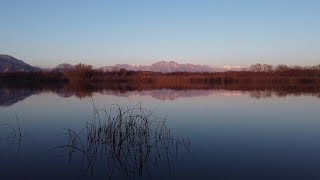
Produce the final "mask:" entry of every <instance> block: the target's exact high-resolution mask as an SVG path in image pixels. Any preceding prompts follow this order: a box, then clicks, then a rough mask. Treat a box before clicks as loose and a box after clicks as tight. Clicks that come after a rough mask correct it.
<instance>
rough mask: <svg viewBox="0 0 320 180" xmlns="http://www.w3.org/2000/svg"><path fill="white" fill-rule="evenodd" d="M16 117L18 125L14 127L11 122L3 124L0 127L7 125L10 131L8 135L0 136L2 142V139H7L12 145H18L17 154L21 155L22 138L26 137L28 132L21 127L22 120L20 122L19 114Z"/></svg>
mask: <svg viewBox="0 0 320 180" xmlns="http://www.w3.org/2000/svg"><path fill="white" fill-rule="evenodd" d="M15 118H16V123H17V126H16V127H12V126H10V125H9V124H1V125H0V127H6V128H8V129H9V133H8V135H6V136H5V137H2V138H0V142H1V141H7V142H8V143H9V144H12V145H17V146H18V147H17V156H18V157H19V155H20V146H21V142H22V139H23V138H24V137H26V135H27V133H26V131H25V130H24V131H22V129H21V127H20V122H19V118H18V116H17V115H15Z"/></svg>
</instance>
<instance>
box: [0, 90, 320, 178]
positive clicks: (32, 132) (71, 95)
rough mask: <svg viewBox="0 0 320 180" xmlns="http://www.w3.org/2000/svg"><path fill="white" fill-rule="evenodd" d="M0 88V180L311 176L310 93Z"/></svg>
mask: <svg viewBox="0 0 320 180" xmlns="http://www.w3.org/2000/svg"><path fill="white" fill-rule="evenodd" d="M0 92H1V94H0V105H1V107H2V108H0V120H1V121H0V152H1V154H0V158H1V163H0V172H1V175H0V176H1V179H21V178H29V179H40V178H41V179H44V178H45V179H48V178H60V179H61V178H62V179H64V178H65V179H81V178H84V179H85V178H90V177H93V178H95V179H107V178H110V179H113V178H114V179H119V178H120V177H121V178H128V179H132V178H133V177H137V176H142V178H145V179H163V178H164V177H166V178H167V177H170V178H172V179H177V178H184V179H194V178H195V177H210V179H214V178H216V179H318V178H320V172H319V167H320V153H319V152H320V141H319V139H320V111H319V110H320V109H319V107H320V106H319V105H320V99H319V94H320V90H319V88H318V87H312V86H310V87H308V86H304V87H241V88H239V87H232V86H230V87H224V88H222V87H215V88H188V89H168V88H165V89H161V88H160V89H159V88H149V89H134V88H130V87H122V88H120V89H119V88H115V89H111V88H107V89H106V88H102V89H98V90H97V89H93V88H91V87H90V88H70V87H65V86H53V87H50V88H48V87H46V88H44V87H42V88H39V87H29V88H26V87H3V88H1V89H0Z"/></svg>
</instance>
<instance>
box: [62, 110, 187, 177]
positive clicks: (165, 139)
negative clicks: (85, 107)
mask: <svg viewBox="0 0 320 180" xmlns="http://www.w3.org/2000/svg"><path fill="white" fill-rule="evenodd" d="M93 107H94V110H93V114H92V118H91V119H90V120H89V121H88V123H87V126H86V127H85V130H84V131H82V132H81V133H76V132H75V131H73V130H70V129H67V131H66V134H67V136H68V143H67V144H66V145H63V146H59V147H57V148H62V149H65V150H67V152H68V157H69V160H70V161H71V160H72V157H73V155H74V154H75V153H76V152H80V154H81V155H82V158H83V160H82V165H81V170H82V172H83V174H84V175H85V174H87V173H90V174H93V172H94V170H95V168H96V167H97V166H101V165H102V166H103V167H104V168H106V171H107V172H108V175H112V174H114V173H116V172H118V173H121V174H122V175H125V176H142V175H150V174H151V171H152V170H154V168H157V167H160V166H165V167H166V169H168V170H169V172H170V162H171V161H172V158H174V157H176V156H177V155H178V153H179V152H180V151H181V150H188V149H189V143H190V141H189V140H186V139H180V138H178V137H177V136H175V135H174V134H173V133H172V132H171V130H170V128H169V127H167V125H166V120H165V119H163V118H159V117H158V116H157V115H156V114H155V112H154V111H150V110H147V109H145V108H142V107H141V105H140V104H139V105H136V106H134V107H127V106H125V107H120V106H118V105H111V106H108V107H105V108H102V109H98V108H97V107H95V106H94V104H93Z"/></svg>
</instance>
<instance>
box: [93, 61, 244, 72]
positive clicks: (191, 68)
mask: <svg viewBox="0 0 320 180" xmlns="http://www.w3.org/2000/svg"><path fill="white" fill-rule="evenodd" d="M99 69H100V70H103V71H118V70H120V69H126V70H129V71H153V72H163V73H170V72H222V71H241V70H244V69H245V68H244V67H241V66H224V67H214V66H208V65H196V64H179V63H177V62H174V61H160V62H156V63H153V64H151V65H130V64H116V65H114V66H104V67H101V68H99Z"/></svg>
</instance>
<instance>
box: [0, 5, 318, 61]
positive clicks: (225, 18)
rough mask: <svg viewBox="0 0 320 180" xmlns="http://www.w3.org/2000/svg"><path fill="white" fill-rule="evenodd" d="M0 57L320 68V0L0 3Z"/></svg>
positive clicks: (36, 59) (41, 59)
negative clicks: (1, 55)
mask: <svg viewBox="0 0 320 180" xmlns="http://www.w3.org/2000/svg"><path fill="white" fill-rule="evenodd" d="M0 23H1V27H0V54H10V55H13V56H15V57H16V58H18V59H21V60H24V61H26V62H27V63H30V64H32V65H39V66H43V67H52V66H55V65H57V64H59V63H62V62H67V63H72V64H74V63H78V62H83V63H88V64H92V65H94V66H102V65H112V64H117V63H129V64H151V63H153V62H156V61H159V60H174V61H176V62H178V63H194V64H208V65H244V66H246V65H250V64H253V63H257V62H261V63H269V64H282V63H284V64H289V65H293V64H299V65H314V64H320V1H319V0H313V1H312V0H299V1H298V0H264V1H263V0H261V1H260V0H251V1H249V0H234V1H231V0H114V1H107V0H101V1H94V0H92V1H89V0H82V1H81V0H19V1H18V0H0Z"/></svg>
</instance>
